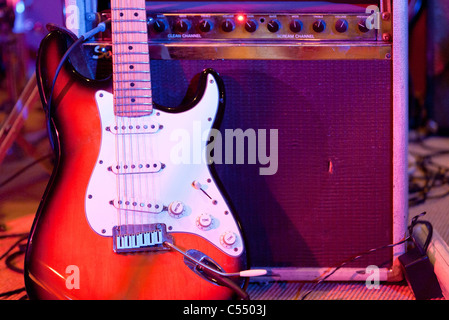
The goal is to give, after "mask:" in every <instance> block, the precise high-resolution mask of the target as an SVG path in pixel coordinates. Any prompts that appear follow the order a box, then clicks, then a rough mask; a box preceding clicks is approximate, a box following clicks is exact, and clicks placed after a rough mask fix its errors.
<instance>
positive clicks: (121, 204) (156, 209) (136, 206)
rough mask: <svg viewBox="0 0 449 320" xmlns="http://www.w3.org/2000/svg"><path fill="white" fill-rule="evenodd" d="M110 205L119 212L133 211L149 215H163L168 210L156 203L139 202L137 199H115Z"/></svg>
mask: <svg viewBox="0 0 449 320" xmlns="http://www.w3.org/2000/svg"><path fill="white" fill-rule="evenodd" d="M110 204H112V205H113V206H114V207H115V208H117V209H119V210H131V211H139V212H148V213H161V212H162V211H163V210H164V209H165V208H166V207H165V206H164V205H163V204H161V203H158V202H155V201H138V200H135V199H127V200H121V199H120V200H117V199H115V200H112V201H111V202H110Z"/></svg>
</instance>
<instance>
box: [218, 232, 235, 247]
mask: <svg viewBox="0 0 449 320" xmlns="http://www.w3.org/2000/svg"><path fill="white" fill-rule="evenodd" d="M236 242H237V236H236V235H235V233H234V232H231V231H228V232H225V233H224V234H223V235H222V236H221V243H222V244H223V246H225V247H231V246H233V245H234V244H235V243H236Z"/></svg>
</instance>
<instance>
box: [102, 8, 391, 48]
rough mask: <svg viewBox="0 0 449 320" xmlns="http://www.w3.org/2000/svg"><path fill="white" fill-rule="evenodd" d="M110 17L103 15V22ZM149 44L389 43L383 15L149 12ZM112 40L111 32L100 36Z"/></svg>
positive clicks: (387, 20)
mask: <svg viewBox="0 0 449 320" xmlns="http://www.w3.org/2000/svg"><path fill="white" fill-rule="evenodd" d="M108 17H110V13H108V12H103V13H102V14H101V20H105V19H107V18H108ZM147 24H148V37H149V41H150V42H151V41H155V42H172V41H201V40H207V41H233V40H236V41H251V40H258V41H260V40H262V41H263V40H266V41H283V40H293V41H302V40H305V41H321V40H329V41H335V40H337V41H376V40H383V41H390V40H391V37H389V36H388V34H389V33H388V31H389V30H390V29H391V22H390V21H389V17H387V19H385V17H384V16H382V15H381V14H371V15H368V14H357V13H348V14H342V13H339V14H313V13H301V14H290V13H289V14H273V13H267V14H263V13H260V14H240V13H235V14H232V13H224V14H217V13H212V14H207V13H199V14H192V13H188V14H178V13H147ZM101 40H110V33H108V32H105V33H103V34H102V35H101Z"/></svg>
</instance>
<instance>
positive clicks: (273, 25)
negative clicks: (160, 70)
mask: <svg viewBox="0 0 449 320" xmlns="http://www.w3.org/2000/svg"><path fill="white" fill-rule="evenodd" d="M280 28H281V23H280V22H279V21H278V20H276V19H273V20H270V21H268V24H267V29H268V31H270V32H273V33H275V32H278V31H279V29H280Z"/></svg>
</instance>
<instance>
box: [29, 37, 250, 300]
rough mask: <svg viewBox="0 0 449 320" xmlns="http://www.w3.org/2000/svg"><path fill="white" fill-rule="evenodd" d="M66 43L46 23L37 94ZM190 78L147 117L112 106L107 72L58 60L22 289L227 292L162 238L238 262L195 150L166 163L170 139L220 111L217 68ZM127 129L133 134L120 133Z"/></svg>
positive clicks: (176, 143) (51, 295)
mask: <svg viewBox="0 0 449 320" xmlns="http://www.w3.org/2000/svg"><path fill="white" fill-rule="evenodd" d="M70 42H73V39H72V38H71V36H70V34H69V33H67V32H64V31H61V30H54V31H52V32H50V33H49V35H47V37H46V38H45V39H44V40H43V42H42V44H41V48H40V51H39V56H38V69H37V77H38V85H39V89H40V93H41V98H42V100H43V102H44V104H45V103H46V101H47V98H48V93H49V90H50V86H51V83H52V81H53V77H54V74H55V70H56V68H57V65H58V63H59V61H60V59H61V57H62V55H63V54H64V52H65V50H66V49H67V46H68V45H67V44H68V43H70ZM200 81H201V82H200V86H199V87H200V88H201V89H199V91H198V95H197V96H196V97H195V98H194V99H193V100H192V101H191V103H190V104H189V105H188V106H185V107H180V108H173V109H170V108H164V107H157V106H156V108H155V109H154V110H153V112H152V113H151V114H149V115H145V116H134V117H122V116H116V115H114V107H113V102H112V101H113V99H112V88H111V86H112V84H111V80H110V79H108V80H102V81H98V80H91V79H88V78H85V77H83V76H81V75H80V74H79V73H78V72H77V71H75V70H74V68H73V67H72V65H71V64H70V63H66V64H65V66H64V67H63V68H62V70H61V72H60V74H59V76H58V80H57V82H56V86H55V90H54V95H53V103H52V109H51V111H50V114H49V119H50V120H51V127H52V130H51V132H52V137H53V141H54V148H55V151H56V154H57V162H56V165H55V170H54V173H53V175H52V177H51V179H50V182H49V185H48V187H47V189H46V192H45V195H44V197H43V199H42V202H41V204H40V206H39V209H38V213H37V215H36V218H35V221H34V224H33V227H32V231H31V235H30V239H29V243H28V248H27V252H26V258H25V284H26V289H27V292H28V295H29V296H30V298H33V299H231V298H234V297H235V294H234V292H233V291H232V290H231V289H229V288H228V287H226V286H223V285H219V284H217V283H214V281H211V280H213V279H210V278H209V279H206V278H205V277H204V276H203V275H202V274H200V273H199V272H198V270H197V269H195V268H192V267H191V264H190V267H189V265H188V263H186V261H185V258H184V257H183V256H182V255H181V254H180V253H178V252H176V251H174V250H173V249H169V248H167V247H165V246H164V245H163V243H162V242H163V241H169V242H171V243H172V244H174V245H176V246H177V247H178V248H180V249H182V250H184V251H188V250H190V249H194V250H197V251H196V252H200V253H201V256H202V257H206V260H207V261H206V262H211V261H212V262H213V263H214V266H216V267H219V268H220V269H221V270H224V271H225V272H238V271H240V270H242V269H244V268H246V267H247V266H246V264H247V261H246V252H245V251H246V249H245V248H246V247H245V245H244V240H243V236H242V234H241V230H240V229H239V224H238V222H236V221H235V217H234V215H233V212H232V210H231V209H230V208H229V207H228V201H226V198H225V196H224V191H223V190H221V189H220V188H219V187H218V181H217V179H216V178H215V177H214V175H213V174H212V173H211V167H210V166H208V165H207V164H206V163H205V161H204V158H203V157H204V149H202V151H201V153H202V154H203V156H202V160H203V161H201V163H198V162H197V161H196V162H195V157H197V154H196V153H195V152H192V154H191V157H190V159H191V160H190V161H191V163H182V161H181V163H179V162H180V161H178V163H176V161H175V160H176V159H178V158H176V157H177V156H179V152H178V151H179V150H181V149H179V148H180V146H181V145H182V144H181V143H180V141H181V140H179V139H181V138H180V137H185V135H186V134H188V135H190V137H193V136H195V134H196V131H198V130H197V127H198V126H200V127H202V130H203V131H209V130H210V129H212V128H213V127H214V126H215V125H217V123H218V121H219V118H220V115H221V113H222V111H223V110H222V108H223V103H222V102H223V97H224V96H223V89H222V85H221V82H220V79H219V78H218V76H217V75H216V74H215V73H214V72H213V71H212V70H205V71H204V72H203V74H202V76H201V79H200ZM117 124H119V127H117ZM125 124H126V126H125ZM122 127H123V128H124V129H123V130H125V131H120V129H121V128H122ZM137 129H139V130H141V131H140V132H139V134H132V133H130V132H128V130H137ZM145 130H146V131H145ZM204 144H205V143H204ZM203 147H204V146H203ZM182 150H184V149H182ZM118 151H120V152H123V153H124V157H123V158H122V159H119V157H118V156H117V152H118ZM196 160H198V159H196ZM128 165H129V167H128ZM131 166H132V168H131ZM127 170H128V171H127ZM132 170H134V171H132ZM131 171H132V172H131ZM194 181H195V182H197V184H196V185H194V184H192V183H193V182H194ZM198 185H201V186H203V187H202V188H201V189H198ZM203 191H206V192H203ZM206 193H207V195H206ZM204 214H206V216H207V217H206V218H204ZM201 219H203V220H201ZM156 229H158V230H156ZM159 229H161V230H162V231H161V233H160V234H162V236H163V237H164V239H165V240H164V239H163V240H162V241H159V242H158V240H154V239H155V238H151V237H152V236H154V235H155V233H156V231H158V232H159V231H160V230H159ZM114 230H115V231H114ZM229 235H232V236H231V237H230V239H225V238H224V237H229ZM234 280H235V282H236V283H237V284H238V285H239V286H245V284H246V282H245V281H242V280H241V279H239V278H236V279H234Z"/></svg>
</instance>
